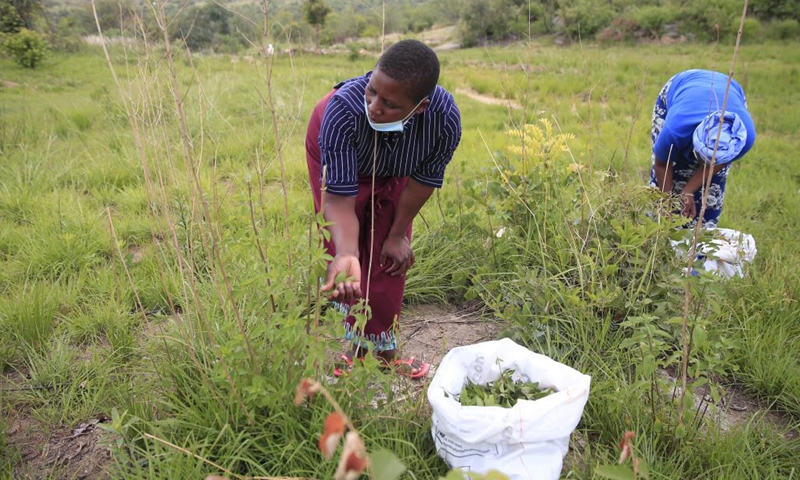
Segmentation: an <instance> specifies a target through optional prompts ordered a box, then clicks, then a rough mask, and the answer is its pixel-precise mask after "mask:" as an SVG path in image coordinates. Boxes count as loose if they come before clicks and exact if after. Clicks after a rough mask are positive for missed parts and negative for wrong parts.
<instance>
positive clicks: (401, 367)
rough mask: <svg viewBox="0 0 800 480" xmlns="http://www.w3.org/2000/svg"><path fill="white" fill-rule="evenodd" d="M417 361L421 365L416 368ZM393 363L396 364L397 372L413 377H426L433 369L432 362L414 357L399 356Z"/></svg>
mask: <svg viewBox="0 0 800 480" xmlns="http://www.w3.org/2000/svg"><path fill="white" fill-rule="evenodd" d="M415 362H416V363H417V364H418V365H419V367H417V368H414V363H415ZM392 365H393V366H394V370H395V372H397V373H399V374H400V375H405V376H406V377H408V378H412V379H418V378H423V377H425V375H427V374H428V372H429V371H430V369H431V364H430V363H425V362H423V361H419V360H417V359H416V358H414V357H408V358H399V359H397V360H395V361H393V362H392ZM406 367H408V368H406Z"/></svg>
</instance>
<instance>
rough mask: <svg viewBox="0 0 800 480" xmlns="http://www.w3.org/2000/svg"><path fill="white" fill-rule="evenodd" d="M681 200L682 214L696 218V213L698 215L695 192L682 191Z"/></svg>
mask: <svg viewBox="0 0 800 480" xmlns="http://www.w3.org/2000/svg"><path fill="white" fill-rule="evenodd" d="M681 202H683V210H682V211H681V214H682V215H683V216H684V217H686V218H694V217H695V215H697V205H696V204H695V203H694V194H693V193H681Z"/></svg>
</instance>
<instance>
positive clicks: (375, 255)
mask: <svg viewBox="0 0 800 480" xmlns="http://www.w3.org/2000/svg"><path fill="white" fill-rule="evenodd" d="M334 92H335V90H334V91H332V92H330V93H329V94H328V95H326V96H325V97H324V98H323V99H322V100H321V101H320V102H319V103H318V104H317V106H316V107H315V108H314V111H313V113H312V114H311V120H310V121H309V123H308V131H307V132H306V162H307V163H308V177H309V181H310V183H311V192H312V194H313V196H314V210H315V211H316V212H317V213H319V211H320V206H321V205H322V195H321V193H322V192H321V191H320V185H321V182H320V180H321V177H322V174H321V165H320V163H321V154H320V149H319V142H318V138H319V130H320V125H321V124H322V117H323V114H324V113H325V107H326V106H327V105H328V101H329V100H330V98H331V96H333V93H334ZM407 182H408V178H407V177H404V178H396V177H383V178H376V179H375V209H374V211H373V210H372V205H371V203H372V202H371V194H372V177H371V176H363V177H362V176H359V178H358V195H357V197H356V207H355V213H356V217H357V218H358V224H359V230H358V246H359V261H360V263H361V292H362V294H363V295H365V296H366V294H367V289H369V306H370V308H371V310H372V317H371V318H370V319H369V320H368V321H367V324H366V327H365V328H364V331H363V332H358V331H355V329H354V328H353V325H354V323H355V318H353V316H352V315H349V310H350V309H349V307H350V305H342V306H341V307H344V308H342V311H345V312H347V313H348V315H347V317H346V319H345V337H346V338H347V339H348V340H352V341H355V342H357V343H359V344H361V343H363V342H362V341H363V340H367V341H368V342H370V343H372V344H373V348H374V350H375V351H384V350H392V349H395V348H397V339H396V337H395V334H394V325H395V322H396V321H398V320H399V318H400V310H401V309H402V306H403V292H404V291H405V285H406V277H405V275H398V276H391V275H387V274H386V273H385V271H386V269H387V268H388V267H389V266H390V264H391V263H390V262H387V264H386V265H385V266H383V267H382V266H381V265H380V255H381V250H382V249H383V243H384V241H385V240H386V238H387V237H388V235H389V231H390V230H391V228H392V223H393V222H394V216H395V211H396V210H397V204H398V202H399V200H400V194H401V193H402V192H403V189H404V188H405V186H406V183H407ZM373 217H374V220H375V239H374V248H373V251H372V275H371V276H370V275H369V261H370V255H369V246H370V240H371V221H372V218H373ZM406 236H407V237H408V238H409V239H411V227H410V226H409V227H408V231H407V232H406ZM325 249H326V250H327V252H328V253H329V254H330V255H336V249H335V247H334V245H333V243H332V242H329V241H326V242H325ZM354 303H355V302H354ZM365 346H366V345H365Z"/></svg>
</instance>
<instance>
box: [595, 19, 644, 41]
mask: <svg viewBox="0 0 800 480" xmlns="http://www.w3.org/2000/svg"><path fill="white" fill-rule="evenodd" d="M638 30H639V26H638V25H637V24H636V21H635V20H632V19H630V18H624V17H618V18H615V19H614V20H613V21H612V22H611V25H610V26H608V27H606V28H604V29H603V31H602V32H600V35H598V36H597V39H598V40H599V41H600V43H619V42H632V41H633V40H635V39H636V32H637V31H638Z"/></svg>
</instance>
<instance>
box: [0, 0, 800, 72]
mask: <svg viewBox="0 0 800 480" xmlns="http://www.w3.org/2000/svg"><path fill="white" fill-rule="evenodd" d="M263 5H264V4H262V3H260V2H257V1H256V0H253V1H251V2H242V1H237V2H235V3H231V0H218V1H212V0H194V1H190V2H188V3H186V2H169V3H167V4H166V8H167V10H168V11H167V16H168V17H169V18H171V19H172V21H171V23H170V27H169V35H170V36H171V38H172V39H173V40H175V41H180V42H185V45H186V46H187V47H188V48H189V49H191V50H193V51H203V50H213V51H215V52H221V53H234V52H239V51H242V50H244V49H247V48H248V47H249V46H250V41H252V40H254V39H258V38H259V37H260V36H261V34H262V29H263V27H262V25H263V23H264V12H263V11H262V7H263ZM266 5H267V6H268V11H267V12H266V13H267V20H268V23H269V25H270V28H271V36H272V37H274V41H275V42H276V43H279V44H290V43H291V44H293V45H300V46H303V45H305V46H311V45H313V46H314V47H315V48H324V47H326V46H329V45H332V44H339V43H345V42H348V41H351V40H353V39H358V38H378V37H379V36H380V35H381V34H382V33H384V32H385V33H400V34H404V35H413V34H416V33H419V32H421V31H423V30H426V29H430V28H431V27H434V26H437V25H441V26H445V25H456V26H458V31H459V40H460V42H461V44H462V46H465V47H469V46H475V45H483V44H487V43H493V42H503V41H513V40H524V39H526V38H530V37H536V36H542V35H549V36H556V37H558V38H561V39H563V41H577V40H590V39H596V40H599V41H602V42H632V41H639V40H648V39H662V38H663V37H664V36H668V37H673V38H676V37H684V38H686V39H688V40H695V41H715V40H724V39H727V37H730V36H732V35H735V34H736V31H737V30H738V26H739V17H740V15H741V9H742V3H741V2H738V1H733V0H392V1H391V2H389V1H383V0H363V1H358V2H353V1H350V0H283V1H281V2H276V1H269V2H266ZM95 6H96V9H97V16H98V22H99V24H100V27H101V28H102V29H103V31H104V33H105V34H106V35H107V36H135V35H148V36H149V35H152V36H154V37H155V36H156V35H160V33H158V32H159V30H158V28H157V25H156V23H155V19H154V15H153V14H152V11H151V9H152V8H153V2H146V1H144V0H95ZM96 33H97V26H96V23H95V18H94V13H93V11H92V5H91V2H86V1H80V2H73V1H70V0H47V1H45V0H0V45H2V49H1V50H2V52H4V53H5V54H6V55H10V56H12V57H14V58H15V59H16V60H17V61H18V62H19V63H21V64H23V65H25V66H28V67H31V68H34V67H35V66H36V65H38V64H39V63H40V62H41V60H42V59H43V58H44V57H45V56H46V55H47V53H48V52H49V50H50V49H58V50H64V51H74V50H77V49H79V48H81V46H82V45H83V44H84V42H83V38H84V37H85V36H87V35H92V34H96ZM745 36H746V37H750V38H749V40H751V41H752V40H754V39H758V38H774V39H783V40H797V39H798V37H800V0H750V1H749V7H748V18H747V20H746V23H745Z"/></svg>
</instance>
